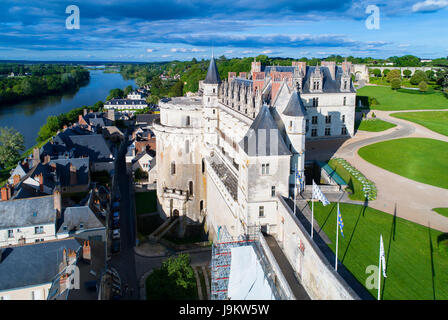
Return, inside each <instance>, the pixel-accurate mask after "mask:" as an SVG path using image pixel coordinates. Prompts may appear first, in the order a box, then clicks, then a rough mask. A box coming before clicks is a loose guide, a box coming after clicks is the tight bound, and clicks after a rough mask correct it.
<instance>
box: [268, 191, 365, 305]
mask: <svg viewBox="0 0 448 320" xmlns="http://www.w3.org/2000/svg"><path fill="white" fill-rule="evenodd" d="M278 199H279V207H278V214H279V216H280V218H281V221H282V223H281V226H282V228H281V230H280V231H281V232H279V234H278V235H277V236H276V238H277V241H278V242H279V244H281V246H282V249H283V253H284V254H285V256H286V257H287V259H288V260H289V263H290V264H291V266H292V268H293V269H294V271H295V272H296V275H297V277H298V279H300V281H301V283H302V285H303V287H304V288H305V289H306V291H307V293H308V295H309V296H310V297H311V298H312V299H319V300H320V299H322V300H353V299H354V300H358V299H360V298H359V296H358V295H357V294H356V293H355V291H353V289H352V288H351V287H350V286H349V285H348V284H347V283H346V282H345V280H344V279H343V278H342V277H341V276H340V275H339V274H338V273H337V272H335V271H334V266H333V265H331V264H330V263H329V262H328V260H327V259H326V258H325V256H324V255H323V253H322V251H321V250H320V249H319V247H318V246H317V245H316V243H315V242H314V241H313V240H311V238H310V236H309V234H308V232H307V231H306V230H305V228H304V227H303V225H302V224H301V223H300V222H299V220H298V219H297V218H296V217H295V216H294V214H293V212H292V211H291V209H290V208H289V207H288V205H287V204H286V202H285V201H284V199H283V198H281V197H279V198H278Z"/></svg>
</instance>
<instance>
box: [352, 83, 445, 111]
mask: <svg viewBox="0 0 448 320" xmlns="http://www.w3.org/2000/svg"><path fill="white" fill-rule="evenodd" d="M357 95H358V96H368V97H374V98H375V99H376V100H377V101H378V103H379V104H378V105H374V106H371V107H370V108H371V109H376V110H417V109H446V108H448V99H447V98H446V97H445V96H444V95H443V93H442V92H439V91H430V92H427V93H421V92H419V91H418V90H409V89H398V90H392V89H391V88H389V87H377V86H365V87H363V88H361V89H359V90H358V91H357Z"/></svg>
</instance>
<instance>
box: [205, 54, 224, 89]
mask: <svg viewBox="0 0 448 320" xmlns="http://www.w3.org/2000/svg"><path fill="white" fill-rule="evenodd" d="M204 83H208V84H217V83H221V78H220V77H219V72H218V67H217V66H216V62H215V58H214V57H213V54H212V58H211V59H210V65H209V66H208V71H207V76H206V77H205V80H204Z"/></svg>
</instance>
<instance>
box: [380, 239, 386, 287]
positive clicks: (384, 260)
mask: <svg viewBox="0 0 448 320" xmlns="http://www.w3.org/2000/svg"><path fill="white" fill-rule="evenodd" d="M380 257H381V264H382V265H383V276H384V278H387V277H386V258H385V257H384V246H383V235H380ZM378 271H380V270H378Z"/></svg>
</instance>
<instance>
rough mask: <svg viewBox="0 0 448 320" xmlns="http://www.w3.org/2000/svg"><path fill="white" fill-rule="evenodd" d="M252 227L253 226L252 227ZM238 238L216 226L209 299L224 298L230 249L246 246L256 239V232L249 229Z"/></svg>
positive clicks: (225, 296)
mask: <svg viewBox="0 0 448 320" xmlns="http://www.w3.org/2000/svg"><path fill="white" fill-rule="evenodd" d="M252 229H253V228H252ZM251 231H252V232H250V233H249V232H248V233H247V234H245V235H243V236H240V237H238V238H236V239H235V238H233V237H232V236H231V235H230V234H229V233H228V231H227V229H226V227H221V226H219V227H218V240H217V241H216V242H215V243H214V244H213V247H212V261H211V278H212V279H211V290H210V291H211V299H212V300H226V299H227V289H228V286H229V276H230V263H231V260H232V256H231V249H232V248H234V247H240V246H247V245H250V244H251V243H254V242H255V241H256V240H257V237H258V233H257V232H255V231H256V230H255V229H253V230H251Z"/></svg>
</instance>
